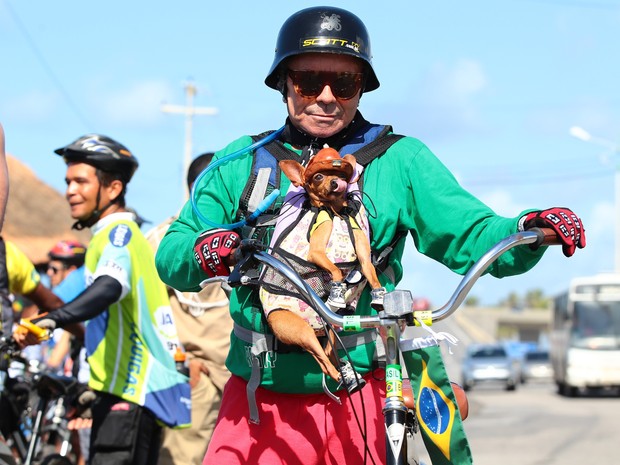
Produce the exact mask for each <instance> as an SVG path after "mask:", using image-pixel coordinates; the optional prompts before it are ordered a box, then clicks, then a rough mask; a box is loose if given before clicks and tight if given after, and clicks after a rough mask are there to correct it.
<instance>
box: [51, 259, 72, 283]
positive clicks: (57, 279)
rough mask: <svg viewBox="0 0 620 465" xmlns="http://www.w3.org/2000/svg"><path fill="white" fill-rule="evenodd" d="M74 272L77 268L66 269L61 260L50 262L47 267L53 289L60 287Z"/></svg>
mask: <svg viewBox="0 0 620 465" xmlns="http://www.w3.org/2000/svg"><path fill="white" fill-rule="evenodd" d="M73 270H75V266H70V267H66V266H65V264H64V263H63V262H61V261H60V260H50V262H49V264H48V265H47V275H48V276H49V278H50V284H51V287H56V286H58V285H59V284H60V283H61V282H62V281H63V280H64V279H65V278H66V277H67V275H68V274H69V273H71V272H72V271H73Z"/></svg>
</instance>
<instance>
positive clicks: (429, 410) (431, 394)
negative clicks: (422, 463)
mask: <svg viewBox="0 0 620 465" xmlns="http://www.w3.org/2000/svg"><path fill="white" fill-rule="evenodd" d="M401 351H402V354H403V360H404V362H405V366H406V367H407V372H408V374H409V378H410V380H411V388H412V389H413V396H414V398H415V407H416V415H417V417H418V422H419V423H420V431H421V433H422V438H423V440H424V445H425V446H426V450H427V451H428V454H429V456H430V458H431V461H432V463H433V465H468V464H472V463H473V459H472V456H471V450H470V448H469V443H468V442H467V437H466V436H465V431H464V430H463V424H462V420H461V414H460V412H459V408H458V405H457V403H456V398H455V396H454V392H452V386H451V384H450V380H449V379H448V375H447V373H446V368H445V366H444V363H443V359H442V357H441V350H440V349H439V343H438V342H437V340H436V339H435V338H434V337H427V338H415V339H413V340H408V341H403V345H401Z"/></svg>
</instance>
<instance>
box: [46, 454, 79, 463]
mask: <svg viewBox="0 0 620 465" xmlns="http://www.w3.org/2000/svg"><path fill="white" fill-rule="evenodd" d="M40 465H74V464H73V462H72V461H71V460H69V458H68V457H65V456H63V455H60V454H52V455H48V456H47V457H45V458H44V459H43V460H42V461H41V463H40Z"/></svg>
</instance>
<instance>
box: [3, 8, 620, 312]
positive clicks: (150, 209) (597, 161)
mask: <svg viewBox="0 0 620 465" xmlns="http://www.w3.org/2000/svg"><path fill="white" fill-rule="evenodd" d="M319 4H324V2H309V1H307V2H303V1H299V2H290V1H282V0H276V1H269V2H252V3H250V2H247V4H246V3H245V2H208V1H204V0H202V1H197V0H179V1H177V2H173V3H171V2H159V1H152V2H148V3H147V2H126V1H123V2H121V1H118V0H108V1H106V2H84V1H77V0H67V1H62V2H48V1H43V0H29V1H27V2H23V1H17V0H0V56H1V57H2V60H3V66H2V74H1V77H0V84H1V85H0V121H1V122H2V124H3V125H4V127H5V131H6V138H7V150H8V152H9V153H11V154H12V155H14V156H16V157H18V158H19V159H20V160H21V161H23V162H24V163H26V164H27V165H28V166H29V167H30V168H32V169H33V170H34V172H35V173H36V174H37V175H38V176H39V177H40V178H41V179H42V180H43V181H45V182H46V183H48V184H50V185H51V186H53V187H55V188H57V189H58V190H60V191H63V190H64V182H63V178H64V165H63V163H62V162H61V160H60V158H58V157H57V156H56V155H54V154H53V150H54V149H55V148H57V147H60V146H62V145H65V144H67V143H69V142H71V141H72V140H74V139H75V138H77V137H78V136H80V135H82V134H85V133H88V132H99V133H103V134H107V135H109V136H111V137H113V138H116V139H118V140H119V141H121V142H123V143H124V144H125V145H127V146H128V147H129V148H130V149H131V150H132V151H133V152H134V154H135V155H136V156H137V157H138V159H139V161H140V169H139V170H138V172H137V174H136V176H135V177H134V180H132V182H131V184H130V185H129V193H128V202H129V204H130V205H131V206H132V207H135V208H136V209H137V210H138V211H139V212H140V214H141V215H142V216H144V217H145V218H147V219H149V220H151V221H152V222H153V223H154V224H155V223H158V222H160V221H162V220H164V219H165V218H166V217H168V216H170V215H172V214H174V213H175V212H176V211H177V210H178V208H179V207H180V206H181V203H182V200H183V189H182V186H183V181H182V176H183V153H184V141H185V133H184V124H185V120H184V117H182V116H180V115H171V114H166V113H163V112H162V111H161V105H162V104H163V103H170V104H183V103H184V102H185V94H184V86H185V84H186V83H187V82H193V83H194V84H195V85H196V86H197V88H198V95H197V96H196V98H195V105H196V106H199V107H215V108H217V109H218V114H217V115H215V116H197V117H195V119H194V124H193V129H194V130H193V140H192V145H193V154H194V155H197V154H199V153H201V152H204V151H208V150H216V149H219V148H221V147H223V146H224V145H226V144H227V143H228V142H230V141H231V140H233V139H235V138H237V137H238V136H240V135H243V134H256V133H260V132H263V131H264V130H267V129H275V128H278V127H280V126H281V125H282V123H283V121H284V117H285V111H284V110H285V108H284V105H283V103H282V101H281V99H280V97H279V95H278V94H277V93H276V92H275V91H273V90H271V89H269V88H267V87H266V86H265V85H264V84H263V79H264V78H265V74H266V72H267V70H268V69H269V66H270V64H271V62H272V59H273V49H274V45H275V39H276V35H277V31H278V29H279V27H280V25H281V24H282V22H283V21H284V20H285V19H286V18H287V17H288V16H289V15H290V14H292V13H293V12H294V11H296V10H298V9H300V8H302V7H306V6H312V5H319ZM334 4H337V6H340V7H343V8H347V9H349V10H351V11H353V12H354V13H356V14H357V15H358V16H360V17H361V18H362V19H363V20H364V22H365V23H366V26H367V28H368V29H369V32H370V34H371V40H372V48H373V56H374V58H373V64H374V67H375V71H376V73H377V75H378V77H379V80H380V81H381V87H380V88H379V89H378V90H377V91H375V92H372V93H369V94H366V95H364V97H363V99H362V102H361V106H360V108H361V110H362V112H363V114H364V116H365V117H366V118H367V119H369V120H371V121H374V122H380V123H389V124H392V125H393V127H394V129H395V131H396V132H399V133H404V134H407V135H411V136H415V137H418V138H419V139H421V140H422V141H424V142H425V143H426V144H427V145H428V146H429V147H430V148H431V149H432V150H433V151H434V152H435V153H436V154H437V156H438V157H439V158H440V159H441V160H442V161H443V162H444V163H445V164H446V165H447V166H448V167H449V168H450V169H451V170H452V171H453V172H454V173H455V174H456V175H457V177H458V178H459V180H460V181H461V183H462V184H463V185H464V186H465V187H466V188H467V189H468V190H470V191H471V192H472V193H474V194H475V195H476V196H478V197H480V198H481V199H483V200H484V201H486V202H487V203H488V204H489V205H491V206H492V207H493V208H494V209H495V210H496V211H497V212H498V213H500V214H503V215H506V216H514V215H516V214H517V213H518V212H520V211H521V210H523V209H525V208H543V207H549V206H555V205H559V206H570V207H571V208H573V209H574V210H575V211H576V212H577V213H578V214H579V215H580V216H581V217H582V218H583V220H584V223H585V225H586V228H587V233H588V247H587V248H586V249H585V250H583V251H579V252H578V253H577V254H576V256H575V257H573V258H572V259H570V260H566V259H565V258H564V257H563V255H562V254H561V252H560V251H559V250H551V251H549V253H548V254H547V255H546V257H545V258H544V259H543V261H542V262H541V264H539V265H538V267H537V268H536V269H534V270H533V271H531V272H530V273H528V274H526V275H524V276H520V277H514V278H507V279H503V280H495V279H491V278H488V279H487V278H484V279H482V280H481V281H480V283H479V285H478V286H477V287H476V288H475V289H474V292H473V294H474V295H476V296H478V297H479V298H481V299H482V301H483V302H484V303H494V302H496V301H497V300H498V299H500V298H502V297H505V296H506V295H507V294H508V293H509V292H511V291H515V292H519V293H523V292H525V291H526V290H528V289H533V288H542V289H543V290H544V291H545V293H547V294H548V295H553V294H554V293H557V292H559V291H561V290H562V289H563V288H564V287H565V286H566V285H567V283H568V280H569V279H570V278H571V277H573V276H578V275H583V274H592V273H596V272H601V271H611V270H612V269H613V267H614V263H613V247H614V219H613V218H614V170H615V167H616V165H617V164H618V161H619V160H618V159H617V157H618V155H617V154H615V155H614V154H613V153H611V152H610V153H607V154H605V153H604V151H605V149H604V147H602V146H599V145H597V144H594V143H592V142H584V141H581V140H578V139H576V138H574V137H571V136H570V135H569V132H568V131H569V128H570V127H571V126H574V125H577V126H581V127H583V128H586V129H587V130H588V131H589V132H590V133H591V134H593V135H596V136H598V137H600V138H603V139H606V140H609V141H610V142H611V143H614V144H617V143H620V91H619V89H618V83H619V82H620V61H619V60H618V56H619V48H620V1H619V0H596V1H586V0H581V1H570V0H563V1H561V0H557V1H554V0H504V1H502V2H498V1H494V0H473V1H470V2H461V1H452V0H451V1H438V2H419V1H391V2H383V3H381V2H379V3H377V2H359V1H357V2H353V1H339V2H334ZM605 155H607V156H605ZM405 267H406V270H407V275H406V278H405V281H404V282H403V283H402V285H401V287H406V288H410V289H412V291H413V292H414V294H416V295H425V296H427V297H429V298H430V299H431V300H432V301H433V302H434V303H436V304H438V305H439V304H441V303H443V302H442V301H445V300H446V299H447V298H448V292H449V291H450V290H451V286H454V285H456V282H457V281H458V278H457V277H456V276H454V275H452V274H451V273H450V272H449V271H447V270H445V269H444V268H443V267H442V266H440V265H438V264H435V263H433V262H431V261H429V260H427V259H425V258H424V257H420V256H419V255H417V254H416V253H415V252H414V251H413V250H410V251H409V252H408V253H407V256H406V264H405Z"/></svg>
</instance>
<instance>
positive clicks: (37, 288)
mask: <svg viewBox="0 0 620 465" xmlns="http://www.w3.org/2000/svg"><path fill="white" fill-rule="evenodd" d="M3 283H4V284H3ZM0 294H1V295H2V309H1V313H2V326H1V327H0V330H4V331H5V332H6V333H10V331H11V327H12V325H13V309H12V307H11V301H10V298H9V296H10V295H11V294H13V295H16V294H19V295H23V296H24V297H26V298H28V300H30V301H31V302H32V303H33V304H35V305H36V306H37V307H38V308H39V309H40V310H42V311H49V310H53V309H56V308H58V307H60V306H61V305H62V304H63V302H62V300H60V298H58V297H57V296H56V295H55V294H53V293H52V292H51V291H50V290H49V289H48V288H46V287H45V286H44V285H43V284H41V276H40V275H39V273H38V272H37V270H36V269H35V267H34V265H33V264H32V262H31V261H30V259H29V258H28V257H27V256H26V254H24V252H22V251H21V250H19V248H17V246H16V245H15V244H13V243H12V242H10V241H5V240H4V239H2V238H1V237H0ZM33 310H34V309H33ZM24 316H28V315H24Z"/></svg>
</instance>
